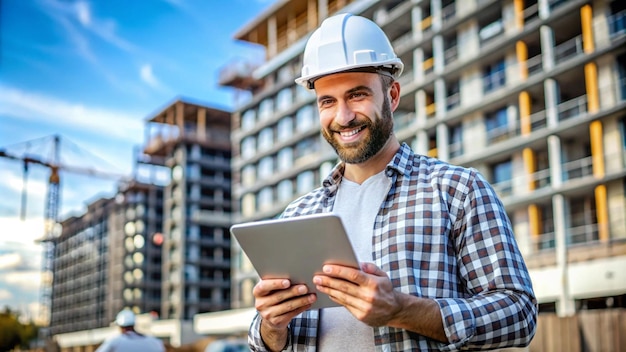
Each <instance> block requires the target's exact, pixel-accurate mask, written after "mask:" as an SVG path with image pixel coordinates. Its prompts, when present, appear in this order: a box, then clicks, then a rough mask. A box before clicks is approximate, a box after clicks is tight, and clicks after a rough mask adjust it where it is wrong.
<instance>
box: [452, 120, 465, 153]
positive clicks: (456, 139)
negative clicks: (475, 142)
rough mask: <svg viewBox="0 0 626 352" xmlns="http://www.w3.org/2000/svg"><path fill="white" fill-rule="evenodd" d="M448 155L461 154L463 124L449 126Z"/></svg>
mask: <svg viewBox="0 0 626 352" xmlns="http://www.w3.org/2000/svg"><path fill="white" fill-rule="evenodd" d="M449 149H450V157H451V158H454V157H457V156H460V155H463V126H462V125H456V126H452V127H450V148H449Z"/></svg>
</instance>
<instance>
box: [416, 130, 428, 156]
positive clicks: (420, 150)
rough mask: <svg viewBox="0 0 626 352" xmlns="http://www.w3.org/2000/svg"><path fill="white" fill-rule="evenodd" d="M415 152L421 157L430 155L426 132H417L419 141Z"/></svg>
mask: <svg viewBox="0 0 626 352" xmlns="http://www.w3.org/2000/svg"><path fill="white" fill-rule="evenodd" d="M415 152H416V153H417V154H420V155H428V133H426V131H424V130H421V129H420V130H419V131H417V141H416V142H415Z"/></svg>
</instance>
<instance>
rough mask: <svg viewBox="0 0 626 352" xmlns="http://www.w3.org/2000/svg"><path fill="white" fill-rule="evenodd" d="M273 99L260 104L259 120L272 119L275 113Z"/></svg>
mask: <svg viewBox="0 0 626 352" xmlns="http://www.w3.org/2000/svg"><path fill="white" fill-rule="evenodd" d="M273 105H274V104H273V103H272V99H270V98H267V99H265V100H263V101H262V102H261V104H259V120H267V119H269V118H270V117H272V113H273V108H274V107H273Z"/></svg>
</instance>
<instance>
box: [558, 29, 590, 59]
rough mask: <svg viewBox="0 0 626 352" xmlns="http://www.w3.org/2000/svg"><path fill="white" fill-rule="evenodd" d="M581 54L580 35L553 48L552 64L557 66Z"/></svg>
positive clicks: (581, 41) (581, 40) (581, 39)
mask: <svg viewBox="0 0 626 352" xmlns="http://www.w3.org/2000/svg"><path fill="white" fill-rule="evenodd" d="M583 53H584V51H583V37H582V34H581V35H577V36H575V37H574V38H572V39H570V40H567V41H565V42H563V43H561V44H559V45H557V46H555V47H554V63H555V64H557V65H558V64H560V63H563V62H565V61H567V60H570V59H572V58H575V57H576V56H579V55H582V54H583Z"/></svg>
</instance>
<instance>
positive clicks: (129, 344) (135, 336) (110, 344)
mask: <svg viewBox="0 0 626 352" xmlns="http://www.w3.org/2000/svg"><path fill="white" fill-rule="evenodd" d="M115 323H116V324H117V326H119V327H120V330H121V334H119V335H116V336H114V337H112V338H109V339H107V340H105V341H104V342H103V343H102V345H100V347H98V349H97V350H96V352H135V351H142V352H165V346H164V345H163V342H162V341H161V340H159V339H157V338H155V337H152V336H146V335H143V334H140V333H138V332H136V331H135V314H134V313H133V312H132V311H130V310H129V309H124V310H122V311H120V312H119V313H118V314H117V317H116V318H115Z"/></svg>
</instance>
